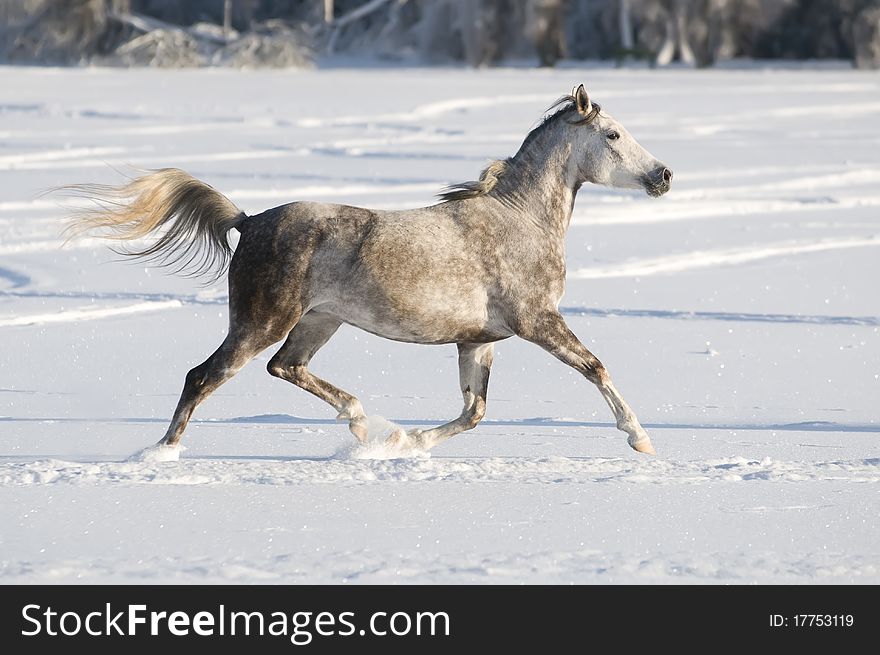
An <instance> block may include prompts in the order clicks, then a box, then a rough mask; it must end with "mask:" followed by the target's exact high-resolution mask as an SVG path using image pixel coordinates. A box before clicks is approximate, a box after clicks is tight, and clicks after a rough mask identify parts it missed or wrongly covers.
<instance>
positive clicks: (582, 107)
mask: <svg viewBox="0 0 880 655" xmlns="http://www.w3.org/2000/svg"><path fill="white" fill-rule="evenodd" d="M573 95H574V102H575V104H576V105H577V110H578V111H579V112H580V113H581V114H583V115H584V116H588V115H589V114H590V112H591V111H593V103H592V102H590V96H588V95H587V90H586V89H585V88H584V85H583V84H581V85H580V86H579V87H578V88H577V89H575V91H574V94H573Z"/></svg>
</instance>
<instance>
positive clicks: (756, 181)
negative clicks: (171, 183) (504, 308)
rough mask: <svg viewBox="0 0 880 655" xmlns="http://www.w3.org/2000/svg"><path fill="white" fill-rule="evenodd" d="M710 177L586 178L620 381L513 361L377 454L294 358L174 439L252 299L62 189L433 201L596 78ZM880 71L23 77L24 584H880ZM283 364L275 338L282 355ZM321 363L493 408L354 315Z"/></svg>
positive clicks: (4, 239) (13, 348) (625, 113)
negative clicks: (609, 399)
mask: <svg viewBox="0 0 880 655" xmlns="http://www.w3.org/2000/svg"><path fill="white" fill-rule="evenodd" d="M581 81H583V82H585V83H586V85H587V88H588V90H589V91H590V94H591V96H592V97H593V98H594V99H595V100H597V101H599V102H600V103H602V104H603V106H604V108H605V109H606V110H607V111H609V112H610V113H612V114H613V115H615V116H616V117H617V118H618V119H620V120H621V121H622V122H623V123H624V124H625V125H626V126H627V127H628V128H630V130H631V131H632V132H633V133H634V135H635V136H636V137H637V138H638V139H640V141H641V142H642V143H643V144H644V145H645V146H646V147H647V148H648V149H649V150H650V151H651V152H652V153H653V154H654V155H655V156H657V157H658V158H659V159H661V160H662V161H664V162H665V163H667V164H668V165H669V166H670V167H671V168H672V169H673V170H674V171H675V180H674V184H673V190H672V191H671V192H670V193H669V194H668V195H667V196H665V197H663V198H661V199H659V200H654V199H651V198H649V197H647V196H646V195H644V194H640V193H636V192H617V191H611V190H607V189H600V188H596V187H585V188H584V189H583V190H582V191H581V192H580V195H579V197H578V201H577V205H576V207H575V213H574V218H573V221H572V226H571V230H570V232H569V237H568V244H567V245H568V267H569V278H568V280H569V281H568V289H567V293H566V296H565V298H564V300H563V302H562V310H563V312H564V314H565V315H566V317H567V320H568V321H569V324H570V326H571V327H572V329H573V330H574V331H575V332H576V333H577V334H578V335H579V336H580V337H581V338H582V339H583V341H584V342H585V343H586V344H587V346H588V347H589V348H591V349H592V350H593V351H594V352H595V353H596V354H597V355H598V356H599V357H600V358H601V359H602V360H603V361H604V362H605V364H606V365H607V366H608V368H609V370H610V372H611V374H612V376H613V378H614V380H615V382H616V384H617V386H618V388H619V389H620V390H621V391H622V392H623V394H624V396H625V397H626V398H627V400H628V401H629V402H630V404H631V405H632V406H633V408H634V409H635V411H636V413H637V414H638V415H639V417H640V418H641V420H642V423H643V424H645V427H646V428H647V429H648V431H649V433H650V434H651V437H652V439H653V442H654V445H655V446H656V448H657V451H658V456H657V457H653V458H651V457H647V456H644V455H639V454H638V453H635V452H633V451H632V450H630V449H629V448H628V447H627V445H626V441H625V435H623V434H622V433H620V432H617V430H615V429H614V426H613V424H612V422H611V416H610V413H609V411H608V408H607V407H606V406H605V404H604V402H603V401H602V399H601V397H600V395H599V394H598V392H597V391H596V390H595V389H594V388H592V387H591V386H590V385H589V384H588V383H587V382H586V381H585V380H583V379H581V378H580V377H579V376H577V375H576V374H575V373H574V372H572V371H570V370H569V369H567V368H566V367H565V366H563V365H562V364H561V363H559V362H557V361H556V360H555V359H553V358H551V357H550V356H549V355H547V354H546V353H544V352H543V351H541V350H539V349H538V348H536V347H535V346H532V345H529V344H527V343H525V342H522V341H518V340H516V339H511V340H509V341H505V342H502V343H500V344H499V345H498V347H497V351H496V352H497V354H496V360H495V362H496V363H495V366H494V368H493V372H492V380H491V383H490V386H489V402H488V413H487V417H486V420H484V421H483V423H482V424H481V425H480V426H479V427H478V428H477V429H475V430H473V431H472V432H468V433H465V434H462V435H459V436H458V437H455V438H453V439H452V440H450V441H448V442H447V443H445V444H443V445H441V446H440V447H438V448H437V449H436V450H434V451H433V452H432V453H431V456H430V457H428V456H422V457H416V458H409V459H364V458H361V457H359V454H358V453H357V452H353V451H352V450H351V444H352V442H353V439H352V437H351V436H350V434H349V433H348V431H347V428H346V426H345V425H344V424H339V423H337V422H336V421H334V420H333V417H334V412H333V410H331V409H330V408H329V407H328V406H326V405H324V404H323V403H322V402H321V401H319V400H317V399H315V398H313V397H311V396H309V395H308V394H306V393H305V392H303V391H301V390H299V389H296V388H295V387H293V386H291V385H289V384H287V383H285V382H282V381H280V380H277V379H275V378H272V377H270V376H269V375H268V374H267V373H266V371H265V364H266V362H267V361H268V358H269V357H270V356H271V354H272V352H273V351H272V350H270V351H267V352H266V353H264V354H263V355H262V356H260V357H259V358H258V359H257V360H256V361H254V362H253V363H252V364H250V365H249V366H248V367H246V368H245V369H244V370H243V371H242V372H241V373H240V374H239V375H238V376H237V377H236V378H234V379H233V380H232V381H231V382H229V383H228V384H226V385H225V386H224V387H222V388H221V389H220V390H219V391H218V392H217V393H216V394H215V395H214V396H213V397H211V398H210V399H209V400H208V401H207V402H206V403H204V404H203V405H202V406H201V407H200V408H199V409H198V410H197V412H196V415H195V419H194V421H193V422H192V423H191V425H190V428H189V430H188V433H187V435H186V437H185V438H184V444H185V445H186V447H187V450H186V452H185V453H184V454H183V457H182V458H181V460H180V461H179V462H169V463H161V464H146V463H136V462H126V461H125V460H126V458H127V457H128V456H129V455H131V454H132V453H133V452H135V451H137V450H139V449H140V448H142V447H144V446H146V445H148V444H150V443H152V442H154V441H156V440H157V439H158V438H160V437H161V436H162V434H163V433H164V430H165V427H166V420H167V419H168V418H169V417H170V414H171V411H172V409H173V407H174V405H175V403H176V401H177V396H178V393H179V391H180V389H181V386H182V384H183V377H184V375H185V373H186V371H187V370H188V369H189V368H191V367H192V366H194V365H195V364H197V363H199V362H201V361H202V360H203V359H204V358H205V357H206V356H207V355H208V354H209V353H210V352H212V351H213V350H214V348H215V347H216V346H217V345H218V344H219V343H220V341H221V340H222V338H223V335H224V333H225V327H226V316H227V312H226V305H225V300H226V290H225V286H224V285H223V284H222V283H221V284H218V285H215V286H211V287H207V288H204V287H200V286H198V283H197V282H193V281H190V280H186V279H181V278H174V277H169V276H166V275H165V274H164V273H163V272H162V271H161V270H157V269H153V268H149V267H145V266H144V265H143V264H131V263H117V262H115V261H114V259H115V256H114V255H113V254H112V253H110V252H109V251H108V250H107V249H106V248H105V247H104V246H103V245H102V244H101V243H98V242H95V241H88V240H86V241H81V242H77V243H74V244H72V245H71V246H69V247H67V248H66V249H63V250H62V249H60V248H59V245H60V240H59V236H58V235H59V231H60V229H61V227H62V226H63V224H62V219H63V215H64V212H63V210H61V209H60V208H59V207H58V206H57V204H56V203H55V201H53V200H52V199H50V198H45V197H41V196H40V195H39V193H40V191H41V190H43V189H45V188H47V187H50V186H53V185H60V184H67V183H72V182H107V183H116V182H119V181H120V179H121V178H120V176H119V175H118V174H117V173H116V172H114V170H113V169H112V168H111V167H123V166H125V165H126V164H131V165H133V166H137V167H142V168H158V167H163V166H177V167H181V168H185V169H187V170H188V171H189V172H191V173H192V174H194V175H195V176H197V177H199V178H201V179H204V180H206V181H207V182H209V183H210V184H212V185H214V186H215V187H216V188H218V189H219V190H221V191H223V192H224V193H226V194H228V195H229V196H230V197H231V198H232V199H233V200H234V201H235V202H236V203H237V204H238V205H239V206H240V207H242V209H244V210H245V211H248V212H251V213H257V212H259V211H261V210H263V209H265V208H267V207H270V206H274V205H278V204H282V203H285V202H289V201H293V200H298V199H324V200H328V201H335V202H345V203H350V204H358V205H365V206H372V207H386V208H391V207H410V206H418V205H423V204H428V203H431V202H433V200H432V198H433V196H434V194H435V193H436V192H437V191H438V190H440V188H441V187H442V186H443V185H444V184H446V183H449V182H454V181H461V180H466V179H474V177H475V176H476V175H477V174H478V172H479V170H480V169H481V168H482V167H483V165H484V164H485V162H486V161H487V160H488V159H490V158H495V157H503V156H507V155H511V154H513V153H514V152H515V151H516V149H517V147H518V146H519V143H520V142H521V140H522V138H523V137H524V136H525V134H526V132H527V131H528V130H529V129H530V128H531V127H532V126H533V125H534V124H535V122H536V121H537V120H538V119H539V117H540V115H541V113H542V110H543V109H544V108H545V107H546V106H548V105H549V104H550V103H551V102H552V101H553V100H554V99H556V98H557V97H558V96H559V95H561V94H562V93H564V92H568V91H569V90H570V89H571V88H572V87H573V86H575V84H576V83H578V82H581ZM878 116H880V76H878V75H877V74H876V73H859V72H852V71H848V70H824V71H806V70H802V71H798V70H787V71H780V70H777V71H762V70H751V71H748V70H745V71H654V72H652V71H614V70H609V69H601V70H590V69H587V68H568V69H563V70H557V71H533V70H492V71H483V72H473V71H464V70H445V69H425V70H377V71H373V70H344V69H334V70H326V71H323V72H234V71H226V70H223V71H220V70H207V71H184V72H165V71H162V72H159V71H149V70H143V71H116V70H113V71H110V70H57V69H38V68H17V69H13V68H0V171H2V172H0V339H2V341H0V343H2V345H0V581H2V582H5V583H22V582H26V583H36V582H50V583H55V582H59V583H61V582H63V583H68V582H114V583H151V582H318V583H358V582H379V583H412V582H431V583H464V582H477V583H519V582H526V583H542V582H543V583H569V582H576V583H594V582H599V583H628V582H649V583H654V582H656V583H676V582H684V583H692V582H708V583H755V582H758V583H778V582H785V583H824V582H842V583H874V584H876V583H880V531H878V515H880V512H878V509H880V503H878V489H880V485H878V484H877V483H878V481H880V452H878V438H880V420H878V418H880V417H878V407H880V293H878V283H880V218H878V217H880V120H878ZM273 350H274V349H273ZM313 369H314V370H315V372H316V373H318V374H319V375H321V376H322V377H325V378H327V379H328V380H330V381H333V382H335V383H337V384H339V386H341V387H342V388H344V389H347V390H349V391H351V392H353V393H355V394H356V395H357V396H359V397H360V398H361V400H362V401H363V403H364V406H365V408H366V410H367V412H368V413H370V414H374V415H381V416H385V417H388V418H389V419H393V420H395V421H398V422H399V423H401V424H403V425H405V426H431V425H434V424H437V423H439V422H444V421H445V420H447V419H450V418H452V417H454V416H457V415H458V413H459V411H460V402H461V401H460V393H459V390H458V378H457V367H456V356H455V348H454V347H452V346H443V347H428V346H412V345H405V344H399V343H392V342H389V341H383V340H380V339H378V338H375V337H372V336H370V335H367V334H365V333H363V332H359V331H357V330H355V329H353V328H343V329H342V330H341V331H340V332H339V333H338V334H337V336H336V337H335V338H334V339H333V340H332V341H331V342H330V344H329V345H328V346H327V347H326V348H324V349H323V350H322V351H321V352H320V353H319V354H318V355H317V357H316V358H315V360H314V363H313Z"/></svg>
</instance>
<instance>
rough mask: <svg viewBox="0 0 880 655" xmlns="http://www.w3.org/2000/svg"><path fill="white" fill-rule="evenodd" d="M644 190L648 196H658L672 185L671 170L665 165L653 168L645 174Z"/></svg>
mask: <svg viewBox="0 0 880 655" xmlns="http://www.w3.org/2000/svg"><path fill="white" fill-rule="evenodd" d="M644 181H645V191H647V193H648V195H649V196H652V197H654V198H659V197H660V196H662V195H663V194H664V193H666V192H667V191H669V187H671V186H672V171H671V170H669V169H668V168H666V167H665V166H660V167H659V168H655V169H654V170H653V171H651V172H650V173H648V174H647V175H646V176H645V180H644Z"/></svg>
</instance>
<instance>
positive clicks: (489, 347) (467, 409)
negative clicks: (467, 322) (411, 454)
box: [387, 343, 495, 450]
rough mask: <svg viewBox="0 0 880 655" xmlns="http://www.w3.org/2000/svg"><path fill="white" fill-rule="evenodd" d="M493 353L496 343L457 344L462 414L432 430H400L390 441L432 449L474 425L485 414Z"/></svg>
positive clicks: (397, 444)
mask: <svg viewBox="0 0 880 655" xmlns="http://www.w3.org/2000/svg"><path fill="white" fill-rule="evenodd" d="M494 353H495V345H494V344H491V343H460V344H458V378H459V383H460V385H461V395H462V398H463V399H464V409H462V410H461V415H460V416H459V417H458V418H457V419H454V420H452V421H449V423H444V424H443V425H440V426H438V427H436V428H431V429H430V430H412V431H410V432H404V431H403V430H402V429H401V430H397V431H395V432H393V433H391V435H389V437H388V439H387V443H388V444H389V445H391V446H397V447H403V446H413V447H416V448H422V449H424V450H429V449H431V448H433V447H434V446H436V445H437V444H439V443H442V442H444V441H446V440H447V439H449V437H452V436H455V435H456V434H458V433H459V432H464V431H465V430H470V429H471V428H475V427H476V426H477V424H478V423H479V422H480V421H481V420H482V419H483V416H485V414H486V391H487V390H488V388H489V371H490V369H491V368H492V357H493V355H494Z"/></svg>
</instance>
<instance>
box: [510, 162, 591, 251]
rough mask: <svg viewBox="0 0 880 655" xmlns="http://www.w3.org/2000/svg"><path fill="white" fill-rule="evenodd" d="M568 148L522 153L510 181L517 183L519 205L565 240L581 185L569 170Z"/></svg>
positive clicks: (550, 234) (529, 217) (552, 234)
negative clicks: (575, 198)
mask: <svg viewBox="0 0 880 655" xmlns="http://www.w3.org/2000/svg"><path fill="white" fill-rule="evenodd" d="M566 150H567V149H564V148H558V149H555V150H551V151H544V152H537V153H534V152H520V153H518V154H517V156H516V157H515V158H514V159H513V160H511V162H510V167H511V172H512V173H513V174H512V175H511V176H510V178H512V179H510V181H511V182H513V183H514V184H515V185H516V188H515V189H514V190H512V193H513V196H512V197H513V198H514V199H515V203H514V204H515V206H516V208H517V209H518V210H519V212H521V214H522V215H523V217H524V218H525V219H527V220H528V221H529V222H531V223H532V224H534V225H535V226H537V227H539V228H540V229H541V230H542V231H544V232H545V233H546V234H547V235H548V237H550V238H554V239H557V240H562V241H564V240H565V234H566V232H567V231H568V225H569V222H570V221H571V213H572V209H573V208H574V197H575V195H576V194H577V191H578V188H579V187H580V184H578V182H577V179H576V176H575V175H574V174H573V173H572V172H571V171H570V170H569V166H570V162H569V153H568V152H567V151H566Z"/></svg>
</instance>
